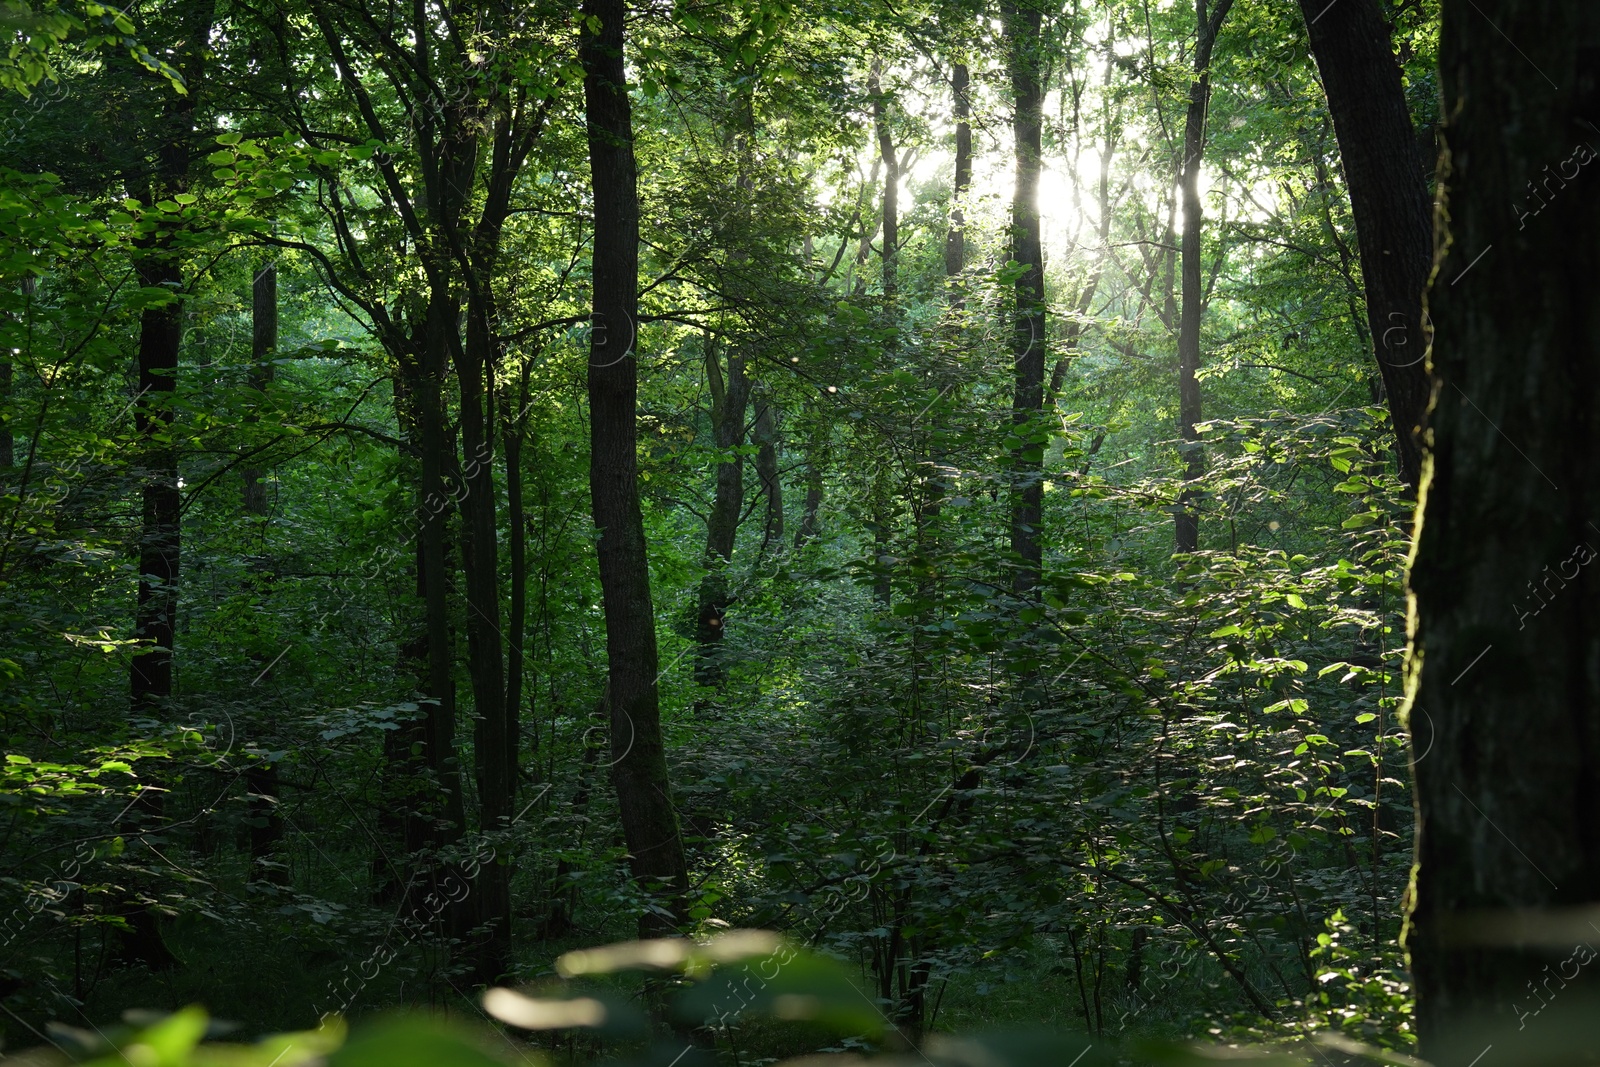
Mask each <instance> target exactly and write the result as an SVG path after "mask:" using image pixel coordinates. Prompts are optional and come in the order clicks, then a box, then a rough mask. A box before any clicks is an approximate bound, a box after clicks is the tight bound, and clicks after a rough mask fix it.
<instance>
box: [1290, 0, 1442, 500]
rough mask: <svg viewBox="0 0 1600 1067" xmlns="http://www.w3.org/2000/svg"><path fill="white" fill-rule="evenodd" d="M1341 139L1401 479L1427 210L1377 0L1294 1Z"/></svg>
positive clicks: (1413, 471)
mask: <svg viewBox="0 0 1600 1067" xmlns="http://www.w3.org/2000/svg"><path fill="white" fill-rule="evenodd" d="M1300 10H1301V11H1302V12H1304V13H1305V19H1306V26H1307V29H1308V30H1309V32H1310V35H1311V52H1312V55H1314V56H1315V57H1316V61H1317V70H1318V72H1319V73H1320V74H1321V76H1322V86H1323V89H1324V91H1325V92H1326V93H1327V96H1328V111H1329V113H1330V114H1331V115H1332V116H1333V130H1334V134H1335V136H1336V137H1337V138H1338V140H1339V156H1340V158H1341V160H1342V162H1343V165H1344V177H1345V184H1346V185H1347V186H1348V187H1349V190H1350V210H1351V214H1352V215H1353V216H1354V219H1355V225H1356V239H1357V242H1358V244H1359V246H1360V250H1361V277H1362V283H1363V285H1364V286H1365V288H1366V296H1367V323H1368V326H1369V328H1370V331H1371V335H1372V338H1373V346H1374V348H1375V349H1376V355H1377V359H1378V370H1379V373H1380V374H1381V375H1382V376H1383V387H1384V392H1385V393H1386V394H1387V395H1388V401H1389V412H1390V415H1391V417H1392V418H1393V420H1394V431H1395V439H1396V446H1397V450H1396V456H1397V458H1398V460H1399V467H1400V477H1401V479H1402V480H1403V481H1404V482H1405V483H1406V484H1407V485H1409V486H1411V487H1412V488H1413V489H1414V488H1415V487H1416V484H1417V478H1418V476H1419V473H1420V463H1421V444H1420V439H1419V437H1418V428H1419V427H1420V426H1421V424H1422V419H1423V413H1424V412H1425V410H1426V409H1427V405H1428V393H1429V383H1428V372H1427V367H1426V366H1425V364H1424V362H1423V353H1424V350H1425V348H1426V346H1427V337H1426V335H1425V333H1424V330H1423V325H1422V324H1423V318H1422V290H1423V289H1424V288H1425V287H1426V286H1427V284H1428V271H1429V268H1430V267H1431V265H1432V259H1433V217H1432V215H1433V205H1432V202H1431V197H1430V195H1429V191H1428V182H1427V178H1426V177H1425V172H1424V169H1423V160H1422V152H1421V149H1420V148H1419V145H1418V141H1417V135H1416V131H1415V129H1414V128H1413V126H1412V122H1411V113H1410V111H1408V110H1407V108H1406V96H1405V89H1404V88H1403V86H1402V85H1401V81H1400V66H1399V64H1398V63H1397V62H1396V61H1395V55H1394V46H1393V44H1392V42H1391V41H1390V39H1389V26H1388V23H1387V22H1386V21H1385V19H1384V15H1383V11H1382V9H1381V8H1380V6H1379V4H1378V0H1339V2H1338V3H1336V4H1328V3H1327V2H1326V0H1300Z"/></svg>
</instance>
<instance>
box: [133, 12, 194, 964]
mask: <svg viewBox="0 0 1600 1067" xmlns="http://www.w3.org/2000/svg"><path fill="white" fill-rule="evenodd" d="M178 16H179V19H180V22H179V25H178V32H177V34H176V36H177V40H176V41H175V42H174V44H173V47H172V49H171V52H172V54H173V55H175V56H177V57H178V66H179V69H180V71H181V73H182V74H183V75H184V79H185V81H186V82H187V83H188V84H189V85H190V86H193V87H194V91H191V92H189V93H187V94H185V95H183V96H175V97H173V98H171V100H170V102H169V103H168V105H167V108H168V110H167V113H166V114H165V115H163V116H162V117H161V126H162V131H161V134H160V138H161V140H160V143H159V145H158V147H157V149H156V158H155V170H154V174H153V175H152V177H151V180H150V186H149V188H148V190H147V192H146V197H147V199H148V201H149V202H150V203H155V202H156V201H157V200H160V199H163V198H166V197H170V196H173V195H175V194H178V193H181V192H184V191H185V190H186V189H187V188H188V184H189V154H190V148H191V144H190V142H191V141H192V140H193V138H194V133H195V129H194V127H195V113H196V99H195V94H196V92H198V89H199V82H200V78H201V74H202V72H203V71H204V69H205V55H206V51H205V50H206V44H207V41H208V40H209V38H210V36H211V27H212V25H213V23H214V22H215V19H216V7H215V3H214V0H191V2H189V3H186V4H184V5H182V6H181V7H180V9H179V11H178ZM176 243H177V242H175V241H174V240H173V235H171V234H157V235H156V236H155V237H153V238H152V239H151V240H150V241H149V242H148V243H147V244H146V245H145V246H144V247H143V249H142V254H141V255H140V257H139V259H138V261H137V262H136V263H135V265H134V266H135V272H136V274H137V275H138V278H139V284H140V285H141V286H145V287H147V288H157V289H164V290H166V291H167V292H168V293H170V294H171V295H172V300H171V301H170V302H168V303H166V304H163V305H161V306H159V307H151V308H146V309H145V310H144V311H143V312H142V313H141V314H140V318H139V344H138V355H137V364H138V365H137V371H138V383H139V396H138V399H137V401H136V403H135V404H134V426H135V431H136V433H137V434H138V437H139V445H140V461H139V462H140V467H141V470H140V472H139V473H140V477H142V478H143V480H144V488H143V490H142V494H141V495H142V497H143V515H142V521H141V524H140V530H139V591H138V599H137V603H136V606H135V609H134V637H135V639H136V640H137V641H138V642H139V644H140V646H141V648H142V649H143V651H140V652H138V653H136V654H135V655H134V656H133V658H132V661H131V663H130V667H129V690H130V697H131V704H132V709H133V712H134V714H136V715H142V716H159V715H161V713H162V712H163V711H164V710H165V709H166V708H167V707H168V705H169V704H170V702H171V700H172V693H173V690H172V661H173V643H174V640H175V639H176V636H177V614H178V568H179V560H180V549H181V543H182V542H181V536H182V534H181V531H182V526H181V523H182V518H183V515H182V508H181V505H182V500H181V497H180V496H179V491H178V452H177V448H176V445H175V444H174V442H173V439H172V431H173V421H174V415H175V412H174V406H173V393H174V392H175V390H176V388H177V383H178V356H179V353H180V350H181V349H182V345H183V303H182V301H181V299H179V297H180V296H181V294H182V292H183V288H184V281H183V271H182V267H181V263H180V260H179V253H178V252H177V250H176V249H175V248H174V245H175V244H176ZM161 797H162V794H161V792H160V791H159V790H153V791H149V792H146V793H142V794H141V802H140V803H139V804H136V805H135V806H134V811H133V812H132V813H131V819H129V820H128V821H126V822H124V823H123V824H122V825H121V826H120V827H119V828H120V829H123V830H124V831H127V830H134V831H138V832H140V833H148V832H150V831H152V830H154V829H156V828H157V827H159V826H160V825H161V823H162V822H163V820H164V814H165V813H164V806H163V804H162V800H161ZM118 911H119V912H120V913H121V914H122V915H123V917H124V918H125V919H126V921H127V923H128V927H129V929H128V931H127V933H126V934H125V935H124V942H123V947H124V950H125V954H126V956H127V958H128V959H129V960H130V961H131V962H135V963H141V964H144V965H145V966H148V967H149V968H151V969H152V970H166V969H170V968H172V967H174V966H176V965H177V962H178V960H177V958H176V957H175V956H173V954H172V952H171V950H169V949H168V948H167V946H166V943H165V941H164V940H163V939H162V936H161V929H160V925H159V923H158V920H157V918H156V915H155V913H154V912H152V911H150V909H148V908H146V907H144V906H142V905H137V904H129V905H121V906H119V907H118Z"/></svg>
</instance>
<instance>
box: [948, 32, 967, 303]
mask: <svg viewBox="0 0 1600 1067" xmlns="http://www.w3.org/2000/svg"><path fill="white" fill-rule="evenodd" d="M970 82H971V75H970V73H969V72H968V70H967V65H966V64H965V63H956V64H953V65H952V66H951V68H950V91H951V93H952V95H953V96H954V99H955V108H954V111H955V115H954V117H955V123H956V170H955V177H954V179H953V180H952V182H951V186H950V228H949V229H948V230H946V231H945V235H944V273H945V275H946V277H949V278H951V279H954V278H956V277H958V276H959V275H960V274H961V272H962V271H963V270H964V269H966V265H967V211H966V204H967V192H968V190H970V189H971V188H972V98H971V97H970V96H969V95H968V91H967V89H968V85H969V84H970ZM963 303H964V301H963V299H962V296H961V295H960V294H959V293H956V294H954V295H952V296H951V299H950V306H951V307H954V308H959V307H961V306H962V305H963Z"/></svg>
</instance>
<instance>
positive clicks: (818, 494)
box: [794, 449, 822, 549]
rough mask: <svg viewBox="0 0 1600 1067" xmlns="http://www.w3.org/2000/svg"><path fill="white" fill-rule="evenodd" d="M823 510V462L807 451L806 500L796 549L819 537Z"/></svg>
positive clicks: (797, 531) (795, 533) (795, 540)
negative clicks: (819, 520)
mask: <svg viewBox="0 0 1600 1067" xmlns="http://www.w3.org/2000/svg"><path fill="white" fill-rule="evenodd" d="M821 510H822V462H821V460H820V458H819V457H818V456H816V455H814V454H813V452H812V450H811V449H807V450H806V500H805V504H804V505H802V507H801V509H800V525H798V526H796V527H795V531H794V547H795V548H796V549H801V548H804V547H805V546H806V542H808V541H810V540H811V539H812V538H814V537H816V536H817V529H818V513H819V512H820V511H821Z"/></svg>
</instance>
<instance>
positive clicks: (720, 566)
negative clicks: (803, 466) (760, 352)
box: [694, 334, 750, 689]
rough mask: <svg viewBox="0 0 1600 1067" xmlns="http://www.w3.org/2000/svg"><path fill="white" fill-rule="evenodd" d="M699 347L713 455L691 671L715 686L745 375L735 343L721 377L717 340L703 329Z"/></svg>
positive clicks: (738, 484)
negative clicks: (714, 448) (702, 345)
mask: <svg viewBox="0 0 1600 1067" xmlns="http://www.w3.org/2000/svg"><path fill="white" fill-rule="evenodd" d="M705 349H706V360H705V362H706V382H707V383H708V384H709V386H710V389H711V433H712V437H713V440H714V441H715V443H716V446H717V452H718V459H717V470H716V485H715V488H714V490H713V493H712V498H711V515H710V517H709V519H708V520H707V521H706V551H705V557H704V563H705V568H706V571H705V574H704V575H703V576H702V577H701V579H700V591H699V605H698V612H697V614H696V619H695V639H696V640H697V641H698V642H699V647H698V649H697V656H696V661H695V672H694V673H695V681H697V682H699V683H700V684H701V685H708V686H714V687H716V688H719V689H720V688H721V687H722V684H723V682H724V680H725V671H724V668H723V665H722V660H721V655H722V637H723V624H724V622H725V620H726V617H727V612H728V565H729V564H730V563H731V562H732V560H733V545H734V541H735V539H736V538H737V537H738V534H739V517H740V515H741V513H742V512H743V511H744V456H743V455H741V454H740V453H739V452H738V451H737V449H738V448H739V447H740V446H741V445H743V444H744V417H745V409H746V407H747V406H748V403H749V399H750V378H749V376H748V375H747V374H746V373H745V365H744V355H743V354H742V353H741V352H739V351H738V349H737V348H732V347H730V348H729V351H728V356H727V364H728V370H727V375H726V379H724V375H723V372H722V368H721V365H720V363H719V362H718V360H717V344H716V342H715V340H714V339H713V338H712V337H711V336H710V335H709V334H708V335H707V336H706V338H705Z"/></svg>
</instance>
